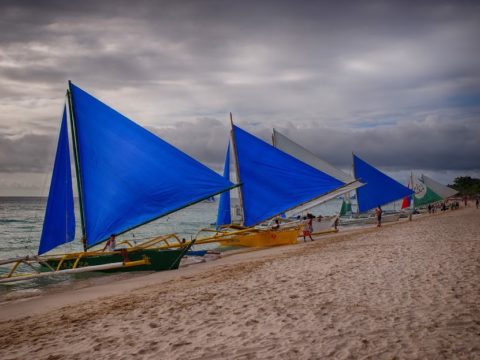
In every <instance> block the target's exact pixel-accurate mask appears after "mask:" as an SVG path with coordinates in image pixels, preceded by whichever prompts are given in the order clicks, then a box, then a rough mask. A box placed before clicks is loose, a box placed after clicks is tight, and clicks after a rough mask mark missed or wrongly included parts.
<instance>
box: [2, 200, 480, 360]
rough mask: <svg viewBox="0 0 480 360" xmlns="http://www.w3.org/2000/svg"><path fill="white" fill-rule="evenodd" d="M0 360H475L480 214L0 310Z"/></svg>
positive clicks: (443, 217)
mask: <svg viewBox="0 0 480 360" xmlns="http://www.w3.org/2000/svg"><path fill="white" fill-rule="evenodd" d="M0 331H1V334H2V336H1V337H0V358H1V359H4V360H6V359H33V358H35V359H112V358H115V359H131V358H134V357H135V358H138V359H160V358H161V359H256V358H261V359H322V358H334V359H479V358H480V210H475V209H474V208H467V209H460V210H457V211H452V212H448V213H439V214H435V215H425V216H423V217H420V218H416V219H414V221H412V222H408V221H406V222H401V223H396V224H392V225H389V226H384V227H382V228H379V229H377V228H374V227H371V228H368V229H364V230H356V231H353V232H350V233H343V234H342V233H339V234H335V235H332V236H327V237H320V238H317V240H316V241H314V242H309V243H305V244H299V245H293V246H285V247H279V248H273V249H267V250H261V251H255V252H249V253H244V254H238V255H232V256H228V257H225V258H223V259H220V260H217V261H213V262H208V263H203V264H198V265H194V266H189V267H186V268H183V269H180V270H179V271H170V272H163V273H155V274H147V275H142V276H135V277H131V278H127V279H123V280H122V279H120V278H115V277H113V278H110V280H109V283H104V284H97V285H95V286H87V287H83V288H79V289H74V290H62V291H58V292H56V293H54V294H47V295H43V296H41V297H37V298H33V299H28V300H25V301H12V302H7V303H4V304H3V305H1V306H0Z"/></svg>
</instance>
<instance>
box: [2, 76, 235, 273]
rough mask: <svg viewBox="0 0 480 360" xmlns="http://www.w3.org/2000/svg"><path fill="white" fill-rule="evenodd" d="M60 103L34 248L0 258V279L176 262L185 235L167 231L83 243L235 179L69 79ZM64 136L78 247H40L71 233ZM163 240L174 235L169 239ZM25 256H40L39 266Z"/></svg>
mask: <svg viewBox="0 0 480 360" xmlns="http://www.w3.org/2000/svg"><path fill="white" fill-rule="evenodd" d="M67 104H68V107H67V105H65V107H64V110H63V116H62V121H61V127H60V135H59V140H58V146H57V152H56V156H55V163H54V168H53V173H52V180H51V185H50V191H49V197H48V201H47V207H46V213H45V219H44V223H43V230H42V234H41V238H40V244H39V249H38V255H36V256H32V257H26V258H19V259H13V260H6V261H3V262H0V264H3V265H4V264H6V263H12V264H13V267H12V269H11V271H10V272H9V273H8V274H6V275H4V276H3V278H0V282H11V281H15V280H26V279H29V278H35V277H42V276H47V275H56V274H61V273H75V272H84V271H98V270H101V271H107V270H108V271H118V270H120V271H127V270H153V271H160V270H169V269H176V268H178V266H179V263H180V260H181V258H182V257H183V255H184V254H185V253H186V251H187V250H188V249H189V247H190V246H191V245H192V243H189V244H187V245H186V246H185V245H184V244H182V242H181V241H180V240H179V239H178V237H176V235H175V234H166V235H162V236H158V237H156V238H153V239H150V240H148V241H146V242H144V243H140V244H137V245H132V244H131V243H130V242H129V241H125V242H123V243H121V244H119V246H118V248H113V249H111V250H105V251H103V250H92V249H91V248H92V247H95V246H97V245H99V244H102V243H104V242H105V241H107V240H108V241H111V240H112V239H114V238H112V236H117V235H120V234H123V233H125V232H127V231H130V230H132V229H134V228H137V227H139V226H141V225H144V224H146V223H149V222H151V221H153V220H156V219H158V218H161V217H163V216H166V215H168V214H171V213H173V212H175V211H178V210H180V209H183V208H185V207H187V206H190V205H193V204H195V203H198V202H200V201H203V200H206V199H209V198H211V197H212V196H214V195H216V194H220V193H222V192H224V191H227V190H230V189H231V188H233V187H234V186H235V185H233V184H232V183H231V182H230V181H229V180H228V179H225V178H224V177H222V176H221V175H219V174H217V173H215V172H214V171H213V170H211V169H209V168H207V167H206V166H204V165H203V164H201V163H199V162H198V161H196V160H195V159H193V158H191V157H190V156H188V155H187V154H185V153H183V152H182V151H180V150H178V149H176V148H175V147H173V146H172V145H170V144H168V143H167V142H165V141H163V140H162V139H160V138H159V137H157V136H156V135H154V134H153V133H151V132H149V131H147V130H146V129H144V128H142V127H140V126H139V125H137V124H136V123H134V122H133V121H131V120H130V119H128V118H126V117H125V116H123V115H121V114H120V113H118V112H117V111H115V110H114V109H112V108H110V107H109V106H107V105H105V104H104V103H102V102H101V101H99V100H97V99H96V98H95V97H93V96H92V95H90V94H88V93H87V92H85V91H84V90H82V89H81V88H79V87H78V86H76V85H74V84H73V83H71V82H69V87H68V91H67ZM67 108H68V110H67ZM67 118H68V119H67ZM68 120H69V121H68ZM69 123H70V126H69ZM69 127H70V132H69V131H68V130H69V129H68V128H69ZM69 135H71V137H69ZM70 141H71V143H72V148H73V159H74V167H75V172H76V179H77V188H78V198H79V208H80V211H79V212H80V221H81V230H82V234H81V242H82V244H83V247H84V251H82V252H76V253H67V254H59V255H45V254H46V253H47V252H50V251H51V250H53V249H55V248H57V247H58V246H60V245H62V244H65V243H68V242H71V241H73V240H74V239H75V215H74V198H73V189H72V174H71V162H70V146H69V143H70ZM169 240H170V241H171V240H174V241H176V242H177V244H176V246H175V247H172V246H171V244H170V242H169ZM110 245H111V244H110ZM32 263H37V264H40V265H41V266H42V268H43V271H45V272H43V273H42V272H40V271H38V269H37V268H35V267H34V266H32ZM21 264H26V265H29V266H30V267H31V268H32V269H33V270H34V273H33V274H25V273H18V272H17V271H16V270H17V268H18V267H19V266H20V265H21Z"/></svg>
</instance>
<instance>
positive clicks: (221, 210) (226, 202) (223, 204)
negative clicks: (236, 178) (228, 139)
mask: <svg viewBox="0 0 480 360" xmlns="http://www.w3.org/2000/svg"><path fill="white" fill-rule="evenodd" d="M223 177H224V178H225V179H227V180H230V143H228V147H227V154H226V155H225V165H224V167H223ZM230 212H231V210H230V191H226V192H224V193H222V194H221V195H220V202H219V204H218V213H217V227H219V226H221V225H227V224H231V223H232V216H231V213H230Z"/></svg>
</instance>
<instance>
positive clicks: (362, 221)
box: [339, 213, 400, 226]
mask: <svg viewBox="0 0 480 360" xmlns="http://www.w3.org/2000/svg"><path fill="white" fill-rule="evenodd" d="M398 219H400V213H396V214H386V215H382V223H387V222H393V221H398ZM376 223H377V218H376V217H375V216H374V215H372V216H368V217H358V218H355V217H350V218H345V217H340V220H339V225H341V226H348V225H372V224H376Z"/></svg>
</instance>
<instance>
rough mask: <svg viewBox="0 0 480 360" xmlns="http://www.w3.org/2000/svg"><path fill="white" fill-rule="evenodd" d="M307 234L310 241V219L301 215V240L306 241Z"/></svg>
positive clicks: (311, 239)
mask: <svg viewBox="0 0 480 360" xmlns="http://www.w3.org/2000/svg"><path fill="white" fill-rule="evenodd" d="M307 236H308V237H309V238H310V241H313V238H312V219H311V218H307V217H306V216H304V217H303V241H304V242H306V241H307Z"/></svg>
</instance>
